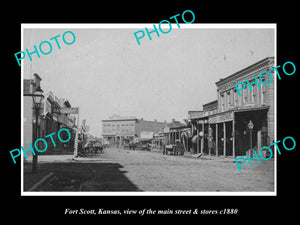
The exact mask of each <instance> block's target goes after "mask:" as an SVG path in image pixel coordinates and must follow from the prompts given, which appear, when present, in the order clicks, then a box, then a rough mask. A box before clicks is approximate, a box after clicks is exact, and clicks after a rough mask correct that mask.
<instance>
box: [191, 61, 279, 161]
mask: <svg viewBox="0 0 300 225" xmlns="http://www.w3.org/2000/svg"><path fill="white" fill-rule="evenodd" d="M273 67H274V57H268V58H265V59H263V60H261V61H259V62H257V63H255V64H253V65H251V66H249V67H247V68H245V69H243V70H240V71H238V72H236V73H234V74H232V75H230V76H228V77H226V78H224V79H220V80H219V81H218V82H216V86H217V100H216V101H213V102H211V103H208V104H205V105H203V111H197V112H195V111H190V112H189V117H190V119H191V121H192V124H193V126H194V127H195V129H196V130H197V133H199V132H201V133H202V135H201V144H200V145H201V148H200V151H201V152H203V153H208V154H215V155H224V156H233V157H236V156H238V155H245V154H246V153H247V152H248V151H249V150H250V149H251V150H252V151H253V150H257V149H260V148H261V147H262V146H265V145H269V144H270V143H272V142H273V141H274V139H275V137H274V133H275V132H274V129H275V127H274V120H275V118H274V113H275V112H274V107H275V103H274V98H275V85H274V81H273V82H271V83H270V84H269V85H262V84H257V83H255V82H254V81H255V80H254V76H256V77H257V78H258V77H259V75H260V74H261V73H262V72H264V71H268V72H269V73H271V74H272V76H273V78H274V79H276V78H275V77H276V76H275V74H274V71H271V70H270V69H271V68H273ZM246 79H247V80H248V81H249V83H250V84H251V89H250V87H248V86H246V88H245V89H243V90H242V92H241V96H239V95H238V93H237V90H236V88H235V84H236V83H238V82H242V81H243V82H244V81H245V80H246ZM269 79H270V78H269V76H268V75H266V74H264V75H263V76H262V81H263V82H264V83H269ZM250 121H251V122H250ZM250 123H252V124H253V125H254V127H253V128H252V129H250V128H251V126H249V124H250ZM197 152H199V150H197Z"/></svg>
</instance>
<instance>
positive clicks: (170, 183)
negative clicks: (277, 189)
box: [24, 148, 274, 192]
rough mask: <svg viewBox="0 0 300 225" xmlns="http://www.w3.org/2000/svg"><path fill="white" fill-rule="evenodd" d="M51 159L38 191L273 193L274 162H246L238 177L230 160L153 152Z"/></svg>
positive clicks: (44, 160) (115, 151) (41, 164)
mask: <svg viewBox="0 0 300 225" xmlns="http://www.w3.org/2000/svg"><path fill="white" fill-rule="evenodd" d="M55 157H56V158H57V159H59V157H61V156H50V157H47V156H45V157H43V156H41V157H40V159H39V160H40V162H39V168H40V171H41V172H44V173H45V172H46V171H47V172H54V174H55V176H54V177H53V178H52V179H50V180H49V182H48V183H47V184H45V185H44V186H43V187H41V189H40V191H53V190H55V191H154V192H164V191H171V192H173V191H184V192H188V191H189V192H196V191H197V192H219V191H222V192H227V191H229V192H230V191H234V192H252V191H259V192H261V191H274V160H273V159H271V160H268V161H263V160H261V163H260V164H258V163H257V160H253V161H252V163H253V167H250V165H249V163H248V162H247V163H246V164H244V165H243V166H242V167H241V168H242V171H241V172H239V171H238V169H237V167H236V164H235V163H234V161H233V160H232V159H224V158H223V157H208V156H203V157H200V158H194V157H191V156H190V157H188V156H173V155H162V154H161V153H160V152H151V151H138V150H124V149H114V148H110V149H105V150H104V152H103V153H102V154H98V155H97V156H94V157H93V158H80V159H79V160H78V161H73V160H69V161H68V160H63V161H62V160H57V161H56V160H55ZM25 171H26V170H25ZM26 176H28V174H26V172H25V177H24V180H26ZM58 182H59V183H58ZM58 184H59V185H58ZM64 185H65V186H66V185H68V187H65V186H64Z"/></svg>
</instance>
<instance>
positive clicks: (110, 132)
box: [102, 115, 170, 146]
mask: <svg viewBox="0 0 300 225" xmlns="http://www.w3.org/2000/svg"><path fill="white" fill-rule="evenodd" d="M169 124H170V123H167V122H158V121H156V120H154V121H147V120H144V119H137V118H136V117H121V116H119V115H113V116H111V117H110V118H109V119H106V120H102V137H103V141H104V142H109V144H110V145H111V146H113V145H118V146H119V145H120V144H121V143H122V142H123V141H124V140H125V139H126V140H132V139H134V138H141V134H143V133H149V132H152V133H153V134H154V133H157V132H159V131H161V130H162V129H163V128H164V127H166V126H168V125H169Z"/></svg>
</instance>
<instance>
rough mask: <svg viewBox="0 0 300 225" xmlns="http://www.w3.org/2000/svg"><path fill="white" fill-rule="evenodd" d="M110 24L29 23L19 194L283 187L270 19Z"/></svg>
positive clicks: (26, 43)
mask: <svg viewBox="0 0 300 225" xmlns="http://www.w3.org/2000/svg"><path fill="white" fill-rule="evenodd" d="M103 26H104V25H103ZM107 26H108V25H106V26H104V27H101V26H100V25H98V26H97V25H95V27H94V28H82V27H79V28H76V26H75V27H73V28H72V29H70V28H68V27H66V28H65V29H57V28H53V27H51V28H47V27H46V28H44V29H37V27H30V26H29V27H27V28H25V29H24V32H23V33H24V35H23V42H24V46H25V48H28V49H29V51H26V52H27V53H28V52H30V53H28V54H29V56H30V61H29V60H26V58H24V60H23V61H22V62H21V63H22V66H23V73H22V77H23V88H22V89H23V90H22V95H23V96H22V102H23V108H22V114H23V117H22V118H23V120H22V130H23V134H22V135H23V145H22V148H23V155H22V156H21V157H22V180H21V183H22V184H21V185H22V187H23V188H22V191H23V192H29V193H30V192H63V193H67V192H72V193H73V192H76V193H85V192H89V193H91V192H95V193H103V192H112V193H113V192H131V193H134V192H145V193H147V192H162V193H163V192H173V193H176V192H193V193H197V192H201V193H202V192H209V193H211V194H212V195H213V193H216V192H224V193H226V192H231V193H236V192H242V193H243V192H244V193H246V192H247V193H248V192H275V188H276V187H275V178H276V164H275V161H276V160H275V154H270V151H268V149H266V148H262V147H264V146H270V144H271V143H273V142H275V140H276V137H275V133H276V132H275V125H276V124H275V121H276V111H275V110H276V108H275V104H276V103H275V95H276V85H275V84H274V82H269V81H270V76H273V78H274V79H276V75H275V71H274V70H272V68H273V67H275V65H276V61H275V58H274V54H275V53H274V52H275V50H274V46H275V42H274V36H275V29H274V27H272V26H271V25H269V26H267V25H264V26H266V27H264V26H261V27H260V26H259V25H257V26H258V27H257V28H253V27H252V28H251V29H247V27H245V28H240V27H239V28H234V27H232V26H230V27H226V25H224V28H223V29H220V28H219V27H218V28H213V27H211V28H208V27H201V26H198V27H197V25H195V28H194V29H184V25H183V26H182V28H180V29H174V30H173V31H172V33H170V34H168V35H167V36H162V37H159V38H156V36H155V32H152V33H151V35H153V37H152V38H153V40H152V41H151V42H150V41H149V42H145V43H143V45H141V46H139V45H137V44H136V40H135V39H134V36H133V33H134V32H133V31H134V30H135V29H133V28H132V27H129V28H126V25H123V27H120V28H116V27H114V28H113V29H112V28H109V27H107ZM120 26H121V25H120ZM70 30H72V31H70ZM58 34H62V40H60V39H59V38H58V37H60V36H59V35H58ZM55 35H56V36H55ZM53 37H55V38H56V39H55V41H53ZM45 40H49V41H45ZM51 40H52V42H51ZM59 41H61V42H62V41H63V42H64V43H65V45H62V46H59V49H56V51H52V48H53V49H54V48H55V47H57V46H55V45H54V43H55V44H58V43H59ZM63 42H62V43H63ZM39 43H42V45H41V44H40V45H39V48H33V47H32V46H35V45H37V46H38V44H39ZM45 43H48V45H49V46H50V47H51V48H50V49H51V51H52V52H51V54H49V53H47V54H49V55H47V54H44V53H43V52H46V48H45V47H43V46H46V45H45ZM51 43H52V45H53V46H52V45H51ZM34 49H38V50H36V51H33V50H34ZM38 51H40V52H41V54H44V55H43V56H42V57H39V56H38ZM23 53H24V54H25V51H23ZM37 56H38V57H37ZM31 57H32V58H31ZM31 59H32V60H31ZM18 62H19V61H18ZM53 65H55V66H53ZM265 71H269V72H268V73H264V72H265ZM269 74H270V75H269ZM255 77H259V80H257V79H256V78H255ZM273 78H272V79H273ZM246 81H247V82H246ZM236 84H244V86H243V87H240V86H239V90H238V92H237V86H236ZM246 84H247V85H246ZM270 149H272V150H273V152H274V146H271V148H270ZM24 150H25V151H24ZM258 152H259V156H258ZM12 157H13V156H12ZM239 157H244V159H245V162H242V163H241V164H240V165H241V169H240V168H239V169H238V168H237V162H236V161H235V160H236V159H241V158H239ZM259 157H260V158H259ZM266 159H267V160H266ZM13 160H15V159H14V158H13ZM246 160H247V161H246ZM239 162H240V161H239Z"/></svg>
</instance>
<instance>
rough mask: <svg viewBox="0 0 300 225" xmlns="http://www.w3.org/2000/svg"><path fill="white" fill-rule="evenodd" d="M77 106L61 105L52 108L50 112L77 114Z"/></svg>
mask: <svg viewBox="0 0 300 225" xmlns="http://www.w3.org/2000/svg"><path fill="white" fill-rule="evenodd" d="M78 109H79V108H78V107H77V108H74V107H73V108H67V107H62V108H56V107H53V108H52V113H61V114H78Z"/></svg>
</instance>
